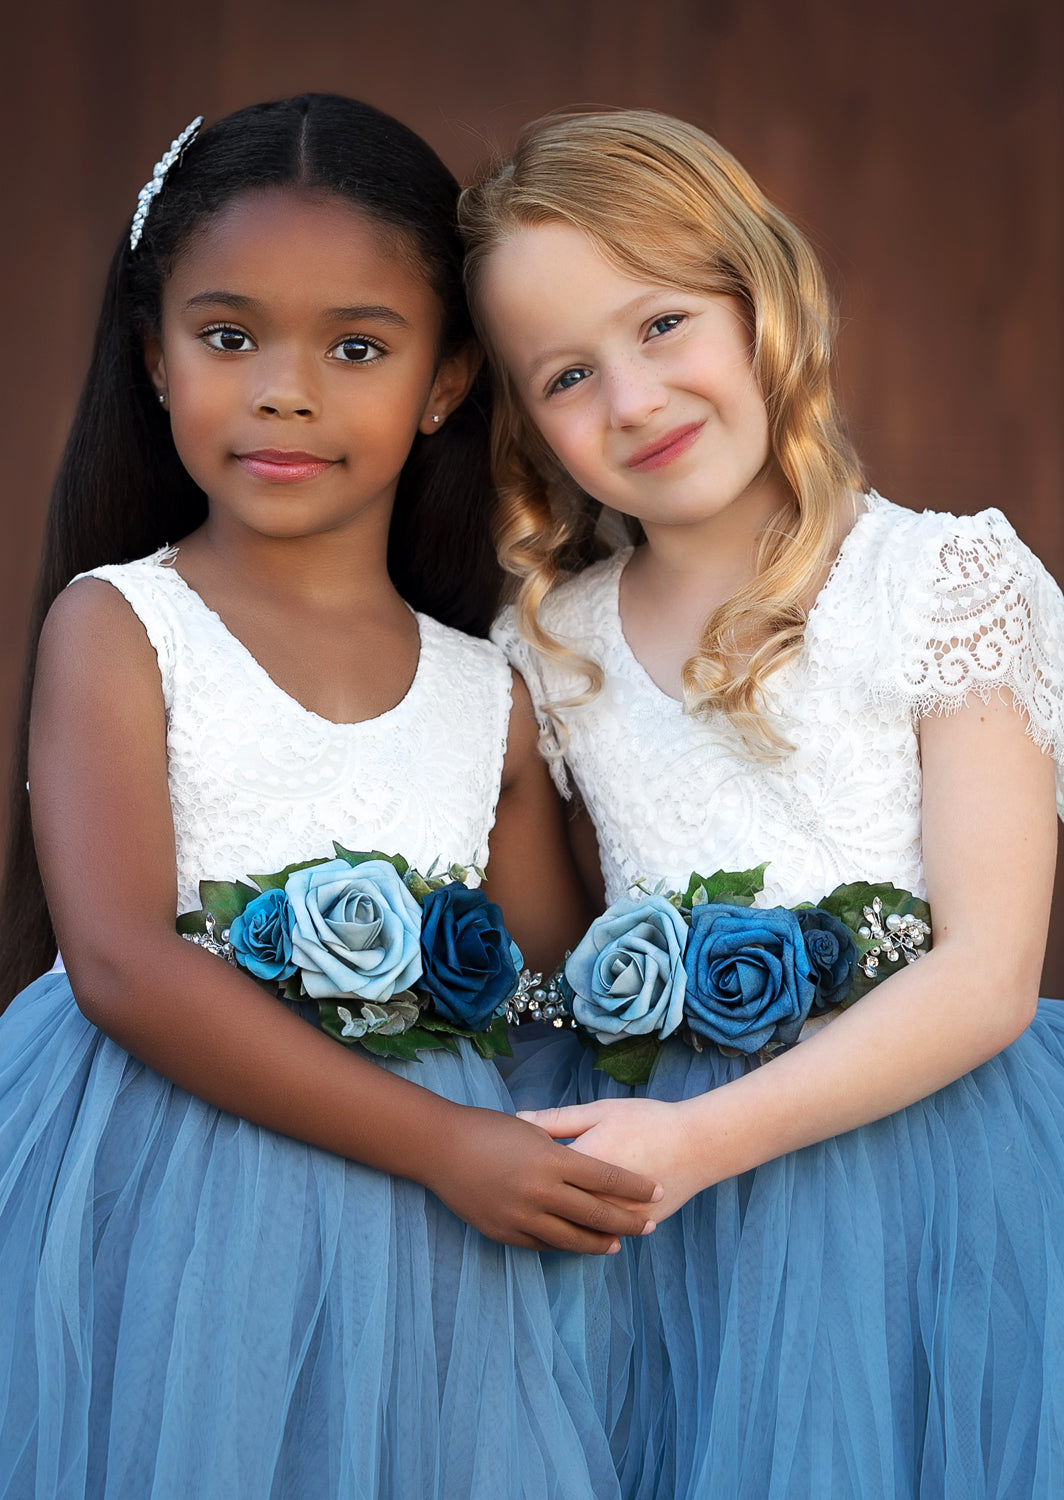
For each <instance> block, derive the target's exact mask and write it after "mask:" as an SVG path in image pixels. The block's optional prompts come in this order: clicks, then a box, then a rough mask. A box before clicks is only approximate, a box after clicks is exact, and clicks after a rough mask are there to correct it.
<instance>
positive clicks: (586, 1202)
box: [550, 1188, 654, 1238]
mask: <svg viewBox="0 0 1064 1500" xmlns="http://www.w3.org/2000/svg"><path fill="white" fill-rule="evenodd" d="M550 1209H551V1211H552V1212H553V1213H556V1214H557V1215H559V1216H560V1217H562V1218H566V1219H568V1220H569V1222H570V1223H572V1224H576V1225H578V1226H579V1227H580V1228H581V1229H593V1230H594V1231H595V1233H596V1234H610V1235H624V1236H625V1237H626V1238H638V1237H639V1236H640V1235H642V1234H646V1233H647V1232H648V1231H647V1225H648V1224H649V1225H650V1226H651V1230H650V1232H653V1228H654V1220H653V1219H652V1218H651V1216H650V1215H649V1214H648V1212H647V1208H646V1205H645V1204H637V1205H636V1206H635V1207H634V1208H625V1207H622V1206H621V1205H620V1204H619V1203H613V1202H611V1201H610V1200H609V1199H608V1198H600V1197H599V1196H598V1195H597V1194H596V1193H588V1192H585V1191H583V1190H582V1189H581V1188H570V1189H569V1190H568V1191H567V1192H566V1193H565V1194H564V1195H563V1194H562V1193H558V1194H555V1195H554V1196H553V1197H552V1199H551V1202H550Z"/></svg>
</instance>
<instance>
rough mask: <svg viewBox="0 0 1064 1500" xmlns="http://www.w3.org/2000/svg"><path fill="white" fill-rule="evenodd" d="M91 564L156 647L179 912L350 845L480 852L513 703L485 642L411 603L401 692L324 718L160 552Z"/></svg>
mask: <svg viewBox="0 0 1064 1500" xmlns="http://www.w3.org/2000/svg"><path fill="white" fill-rule="evenodd" d="M173 557H174V553H172V552H167V553H157V554H156V555H155V556H154V557H149V558H144V559H142V560H141V561H139V562H132V563H123V564H120V565H117V566H109V567H103V568H97V569H95V570H94V571H93V572H92V573H91V574H89V575H87V576H90V577H94V578H102V579H104V580H106V581H107V582H108V583H110V584H112V585H113V586H114V587H115V588H116V589H117V590H118V591H119V592H120V593H121V594H122V595H123V596H124V597H125V599H126V600H127V601H128V603H129V604H130V606H131V608H132V609H133V611H134V613H135V614H136V615H137V617H138V618H139V620H140V621H141V623H142V624H143V626H144V629H145V632H146V633H147V636H148V639H149V640H150V642H151V644H152V646H153V647H154V649H155V653H156V656H157V657H158V660H159V670H160V674H161V677H162V687H163V699H164V702H165V705H166V716H167V753H168V758H169V781H170V800H171V803H172V806H173V814H174V832H175V835H176V841H177V877H178V908H177V909H178V911H179V912H181V911H188V910H191V909H193V908H195V907H198V906H199V904H200V903H199V894H198V885H199V881H200V880H201V879H202V878H204V877H208V878H211V879H220V880H235V879H238V878H240V877H243V876H247V875H253V874H254V873H255V872H256V871H268V870H278V869H282V868H283V867H284V866H285V865H286V864H289V863H292V862H294V861H297V860H301V859H311V858H313V857H314V856H315V855H331V853H332V840H333V839H337V840H339V842H340V843H342V844H344V845H345V846H346V847H347V848H354V849H380V850H382V851H383V852H384V853H386V854H393V853H401V854H403V855H405V856H406V858H407V859H409V860H410V861H411V863H413V864H414V865H415V866H417V868H419V869H422V870H426V869H427V868H428V867H429V865H431V864H432V862H433V860H437V859H438V860H442V862H443V863H444V864H445V865H447V864H450V863H452V862H459V863H462V864H466V863H470V862H476V863H478V864H483V863H484V861H485V860H486V859H487V844H488V834H489V832H490V830H491V827H492V824H493V822H494V816H495V814H494V809H495V804H496V801H497V800H498V794H499V783H500V778H501V775H502V764H503V756H504V754H505V749H506V736H507V729H508V725H509V713H510V670H509V667H508V666H507V664H506V662H505V660H504V658H503V656H502V655H501V653H500V652H499V651H498V650H497V649H496V647H494V646H493V645H492V644H491V643H490V642H488V641H478V640H473V639H471V638H470V637H468V636H465V635H462V634H461V633H460V632H458V631H456V630H451V629H448V628H447V627H446V626H444V625H441V624H439V623H438V622H437V621H436V620H433V619H431V618H429V617H428V616H427V615H418V616H417V621H418V627H419V630H420V633H421V655H420V658H419V661H418V666H417V671H416V674H415V676H414V680H413V682H412V683H411V685H410V688H409V690H408V692H407V693H406V696H405V697H404V698H403V699H402V701H401V702H399V703H398V704H396V706H395V707H394V708H392V709H390V710H389V711H388V712H387V713H384V714H381V715H380V716H379V717H378V718H375V719H370V720H367V721H365V722H363V723H360V724H334V723H332V722H331V721H329V720H328V719H323V718H320V717H319V716H318V715H317V714H314V713H311V712H310V711H309V710H307V709H305V708H303V707H302V706H301V705H300V704H299V703H297V702H296V701H295V700H294V699H293V698H291V697H289V696H288V694H287V693H285V692H283V691H282V690H281V689H280V688H279V687H278V686H277V685H276V683H274V682H273V681H272V679H271V678H270V677H269V676H268V675H267V673H266V672H265V670H264V669H263V668H262V667H261V666H260V665H259V663H258V662H257V661H256V660H255V658H254V657H253V656H252V655H251V654H250V653H249V652H248V651H247V649H246V648H245V647H244V646H243V645H241V643H240V642H239V641H238V640H237V639H236V638H235V636H233V635H231V634H230V632H229V631H228V630H227V629H226V627H225V625H224V624H223V623H222V621H221V620H220V619H219V617H218V616H217V615H216V614H215V613H214V612H213V611H212V610H210V609H208V607H207V606H206V605H205V604H204V602H203V601H202V599H201V598H200V597H199V595H198V594H196V593H195V592H194V591H193V590H192V589H191V588H189V586H188V585H187V584H186V583H185V582H184V580H183V579H182V578H181V576H180V574H179V573H178V572H177V571H176V569H174V568H173V567H171V566H169V565H168V564H169V563H170V562H171V561H172V559H173Z"/></svg>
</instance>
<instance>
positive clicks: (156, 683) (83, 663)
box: [34, 578, 162, 717]
mask: <svg viewBox="0 0 1064 1500" xmlns="http://www.w3.org/2000/svg"><path fill="white" fill-rule="evenodd" d="M57 698H58V699H59V700H60V701H61V703H62V706H63V708H64V710H65V713H66V714H69V713H70V712H72V711H73V710H74V709H75V708H76V706H77V705H78V704H83V703H86V702H87V701H88V700H90V699H91V700H92V701H93V702H94V703H95V704H96V705H98V706H102V705H104V704H110V705H112V706H113V705H115V704H121V706H122V709H123V717H126V715H127V714H128V712H129V711H130V710H132V709H134V708H135V709H137V710H139V711H141V712H143V711H145V710H148V711H151V712H152V713H153V714H154V713H156V712H161V711H162V685H161V682H160V678H159V663H158V660H157V658H156V655H155V651H154V649H153V648H152V645H151V642H150V641H149V640H148V636H147V634H146V632H145V629H144V626H143V625H142V624H141V622H140V620H139V619H138V618H137V616H136V614H135V613H134V611H133V609H132V608H131V606H130V605H129V603H128V602H127V601H126V599H125V598H124V597H123V596H122V594H121V593H120V592H119V591H118V590H117V589H116V588H113V587H112V586H111V584H109V583H106V582H104V581H103V579H99V578H81V579H78V580H77V582H75V583H72V584H70V585H69V587H67V588H65V589H64V590H63V592H62V593H61V594H59V595H58V596H57V598H56V599H55V601H54V602H53V604H52V607H51V608H50V610H49V611H48V615H47V617H46V618H45V621H44V625H43V627H42V629H41V635H40V641H39V644H38V648H37V670H36V676H35V679H34V712H35V715H37V714H40V713H41V712H43V711H47V709H48V707H49V706H50V704H51V703H52V701H53V700H55V699H57Z"/></svg>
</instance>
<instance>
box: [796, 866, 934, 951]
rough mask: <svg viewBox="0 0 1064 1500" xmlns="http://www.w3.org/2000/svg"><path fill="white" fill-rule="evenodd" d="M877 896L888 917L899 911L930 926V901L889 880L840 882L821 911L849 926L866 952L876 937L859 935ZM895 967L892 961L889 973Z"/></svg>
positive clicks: (884, 913) (825, 898) (824, 902)
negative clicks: (879, 883) (867, 907)
mask: <svg viewBox="0 0 1064 1500" xmlns="http://www.w3.org/2000/svg"><path fill="white" fill-rule="evenodd" d="M876 896H878V897H879V899H880V901H881V902H882V903H883V916H884V917H887V916H889V915H890V914H891V912H897V913H898V914H899V916H903V917H904V916H914V917H920V918H921V919H922V920H923V921H924V922H926V923H927V924H928V926H930V925H931V908H930V907H929V906H928V904H927V902H926V901H923V900H921V898H920V897H919V896H914V895H913V894H912V892H911V891H904V890H900V889H899V888H898V886H896V885H892V884H891V883H890V881H889V880H888V881H884V882H883V883H882V884H881V885H869V884H868V883H867V881H861V880H858V881H854V882H852V883H851V884H849V885H837V886H836V887H835V889H834V890H833V891H832V892H831V893H830V895H827V896H825V897H824V899H823V901H821V902H820V903H819V904H820V908H821V910H822V911H827V912H830V913H831V915H832V916H833V917H838V919H839V921H840V922H842V923H844V924H845V926H847V927H848V928H849V929H850V931H851V932H852V933H853V938H854V942H855V943H856V944H857V946H858V948H859V950H860V951H861V952H862V953H864V952H865V950H866V949H868V948H871V947H873V946H874V939H872V938H862V937H860V936H859V935H858V930H859V929H860V928H861V927H865V926H867V918H866V917H865V914H864V908H865V907H866V906H871V905H872V902H873V900H874V899H875V897H876ZM926 946H927V947H928V948H930V946H931V944H930V943H928V944H927V945H926ZM893 970H894V965H893V964H891V965H890V969H889V972H891V973H892V972H893Z"/></svg>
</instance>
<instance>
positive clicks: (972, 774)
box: [534, 698, 1056, 1217]
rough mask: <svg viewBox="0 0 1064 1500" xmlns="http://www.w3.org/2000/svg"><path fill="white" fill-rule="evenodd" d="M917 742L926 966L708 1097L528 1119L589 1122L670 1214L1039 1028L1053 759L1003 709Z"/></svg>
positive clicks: (596, 1144) (1003, 705)
mask: <svg viewBox="0 0 1064 1500" xmlns="http://www.w3.org/2000/svg"><path fill="white" fill-rule="evenodd" d="M920 740H921V753H922V760H923V777H924V791H923V848H924V862H925V870H926V875H927V887H928V899H929V901H930V904H931V912H932V920H933V923H934V948H933V949H932V951H931V952H930V953H929V954H927V955H926V957H924V958H922V959H921V960H920V961H919V962H918V963H916V964H914V965H912V966H911V967H908V968H906V969H904V970H902V971H901V972H900V973H898V974H895V975H892V976H891V978H890V979H889V980H887V981H886V982H885V983H884V984H882V985H880V986H879V987H878V988H877V989H875V990H874V991H872V993H871V994H869V995H867V996H865V998H864V999H862V1000H861V1001H860V1002H859V1003H858V1004H856V1005H854V1006H852V1007H850V1009H848V1010H847V1011H845V1012H844V1013H843V1014H842V1015H840V1016H839V1017H838V1018H837V1019H835V1020H833V1021H832V1023H831V1024H830V1025H829V1026H825V1027H823V1028H822V1029H821V1030H820V1031H818V1032H817V1033H816V1034H815V1035H814V1036H813V1037H811V1038H810V1039H809V1040H808V1041H806V1042H803V1043H802V1044H801V1045H800V1046H798V1047H795V1048H793V1049H792V1050H791V1051H789V1052H786V1053H784V1054H783V1055H782V1056H780V1057H778V1058H776V1059H774V1060H773V1061H772V1062H770V1063H768V1064H766V1065H765V1066H763V1067H759V1068H754V1069H753V1070H751V1071H750V1072H749V1073H747V1074H746V1075H744V1076H743V1077H742V1078H739V1079H737V1080H735V1081H734V1082H732V1083H728V1084H725V1085H724V1086H723V1087H721V1088H718V1089H716V1090H714V1091H712V1092H711V1093H708V1094H704V1095H702V1096H700V1097H698V1098H694V1099H689V1100H684V1101H682V1102H680V1103H678V1104H663V1103H658V1102H656V1101H650V1100H647V1101H642V1100H634V1101H628V1100H622V1101H616V1102H613V1101H611V1102H610V1103H609V1107H606V1108H603V1106H601V1105H597V1106H584V1107H583V1109H582V1111H554V1112H551V1114H552V1117H551V1118H548V1117H547V1113H546V1112H540V1113H539V1114H537V1115H536V1116H535V1117H534V1118H536V1119H537V1120H538V1121H539V1123H542V1124H544V1125H547V1126H548V1128H550V1129H551V1130H552V1132H553V1133H555V1134H557V1135H565V1136H572V1135H573V1134H575V1132H576V1129H577V1128H578V1127H580V1128H582V1129H583V1131H584V1133H583V1134H582V1135H581V1137H580V1140H579V1142H578V1144H579V1146H580V1148H581V1149H585V1150H589V1151H594V1152H595V1153H596V1154H601V1155H604V1156H608V1157H609V1159H610V1160H611V1161H617V1162H621V1163H623V1164H625V1165H627V1166H630V1167H633V1168H635V1169H637V1170H640V1171H646V1172H650V1173H651V1174H652V1175H655V1176H657V1177H659V1178H660V1180H661V1181H662V1182H663V1183H664V1185H665V1198H664V1200H663V1202H662V1204H661V1209H660V1216H661V1217H664V1216H666V1215H667V1214H668V1213H671V1212H673V1211H675V1209H676V1208H678V1207H679V1206H680V1205H681V1204H682V1203H683V1202H685V1201H686V1199H687V1198H689V1197H690V1196H691V1195H692V1194H693V1193H695V1192H698V1191H699V1190H700V1189H702V1188H704V1187H708V1186H710V1185H711V1184H712V1183H715V1182H719V1181H721V1180H722V1179H723V1178H725V1177H730V1176H734V1175H735V1174H737V1173H739V1172H744V1171H746V1170H748V1169H749V1168H750V1167H754V1166H757V1165H759V1164H760V1163H761V1162H764V1161H769V1160H771V1159H772V1158H773V1157H776V1156H780V1155H782V1154H783V1153H785V1152H789V1151H795V1150H797V1149H799V1148H800V1147H802V1146H806V1145H809V1144H811V1143H812V1142H814V1141H821V1140H825V1139H827V1138H828V1137H829V1136H833V1135H838V1134H840V1133H842V1132H843V1131H847V1130H852V1129H854V1128H855V1127H857V1126H859V1125H863V1124H866V1123H868V1122H869V1121H871V1120H877V1119H880V1118H881V1117H882V1116H884V1115H887V1114H891V1113H892V1112H894V1111H895V1110H899V1109H903V1108H904V1107H905V1106H906V1105H908V1104H911V1103H913V1102H914V1101H915V1100H917V1099H921V1098H924V1097H925V1096H927V1095H928V1094H931V1093H934V1092H935V1091H936V1090H937V1089H940V1088H943V1087H944V1086H945V1085H946V1084H949V1083H952V1082H953V1081H954V1080H955V1079H957V1078H959V1077H961V1075H962V1074H964V1073H967V1072H969V1071H970V1070H971V1069H972V1068H975V1067H977V1066H978V1065H979V1064H980V1063H982V1062H985V1061H986V1060H987V1059H988V1058H990V1057H993V1056H994V1055H995V1054H996V1053H998V1052H1000V1051H1001V1050H1002V1049H1003V1048H1004V1047H1006V1046H1008V1045H1009V1043H1010V1042H1012V1041H1014V1040H1015V1039H1016V1037H1017V1036H1019V1034H1020V1033H1021V1032H1022V1031H1023V1030H1024V1029H1025V1028H1026V1026H1027V1025H1028V1024H1029V1023H1030V1020H1031V1018H1032V1016H1033V1014H1034V1008H1035V1005H1036V1004H1037V998H1038V981H1039V975H1040V971H1041V964H1042V956H1043V952H1044V948H1045V939H1046V930H1047V927H1048V922H1049V904H1050V896H1051V893H1052V885H1053V866H1054V854H1055V848H1056V814H1055V807H1054V800H1053V762H1052V760H1051V758H1050V757H1049V756H1048V755H1043V754H1042V753H1041V752H1040V751H1039V750H1038V749H1037V748H1036V747H1035V745H1034V743H1033V742H1032V741H1031V740H1030V739H1028V737H1027V735H1026V733H1025V729H1024V722H1023V719H1022V717H1021V715H1020V714H1019V713H1018V712H1017V711H1016V710H1015V709H1014V708H1013V707H1012V706H1011V705H1010V704H1009V703H1008V702H1004V701H1002V700H1001V699H999V698H993V699H991V701H990V703H989V704H983V703H981V702H979V701H978V700H972V701H970V702H969V703H968V704H966V705H965V707H964V708H963V709H961V710H960V711H959V712H958V713H956V714H954V715H951V716H948V717H943V718H938V717H930V718H927V719H924V720H923V721H922V723H921V733H920ZM592 1112H596V1113H595V1116H594V1118H592V1117H591V1115H592ZM577 1114H579V1115H580V1118H579V1119H577V1118H575V1116H576V1115H577Z"/></svg>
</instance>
